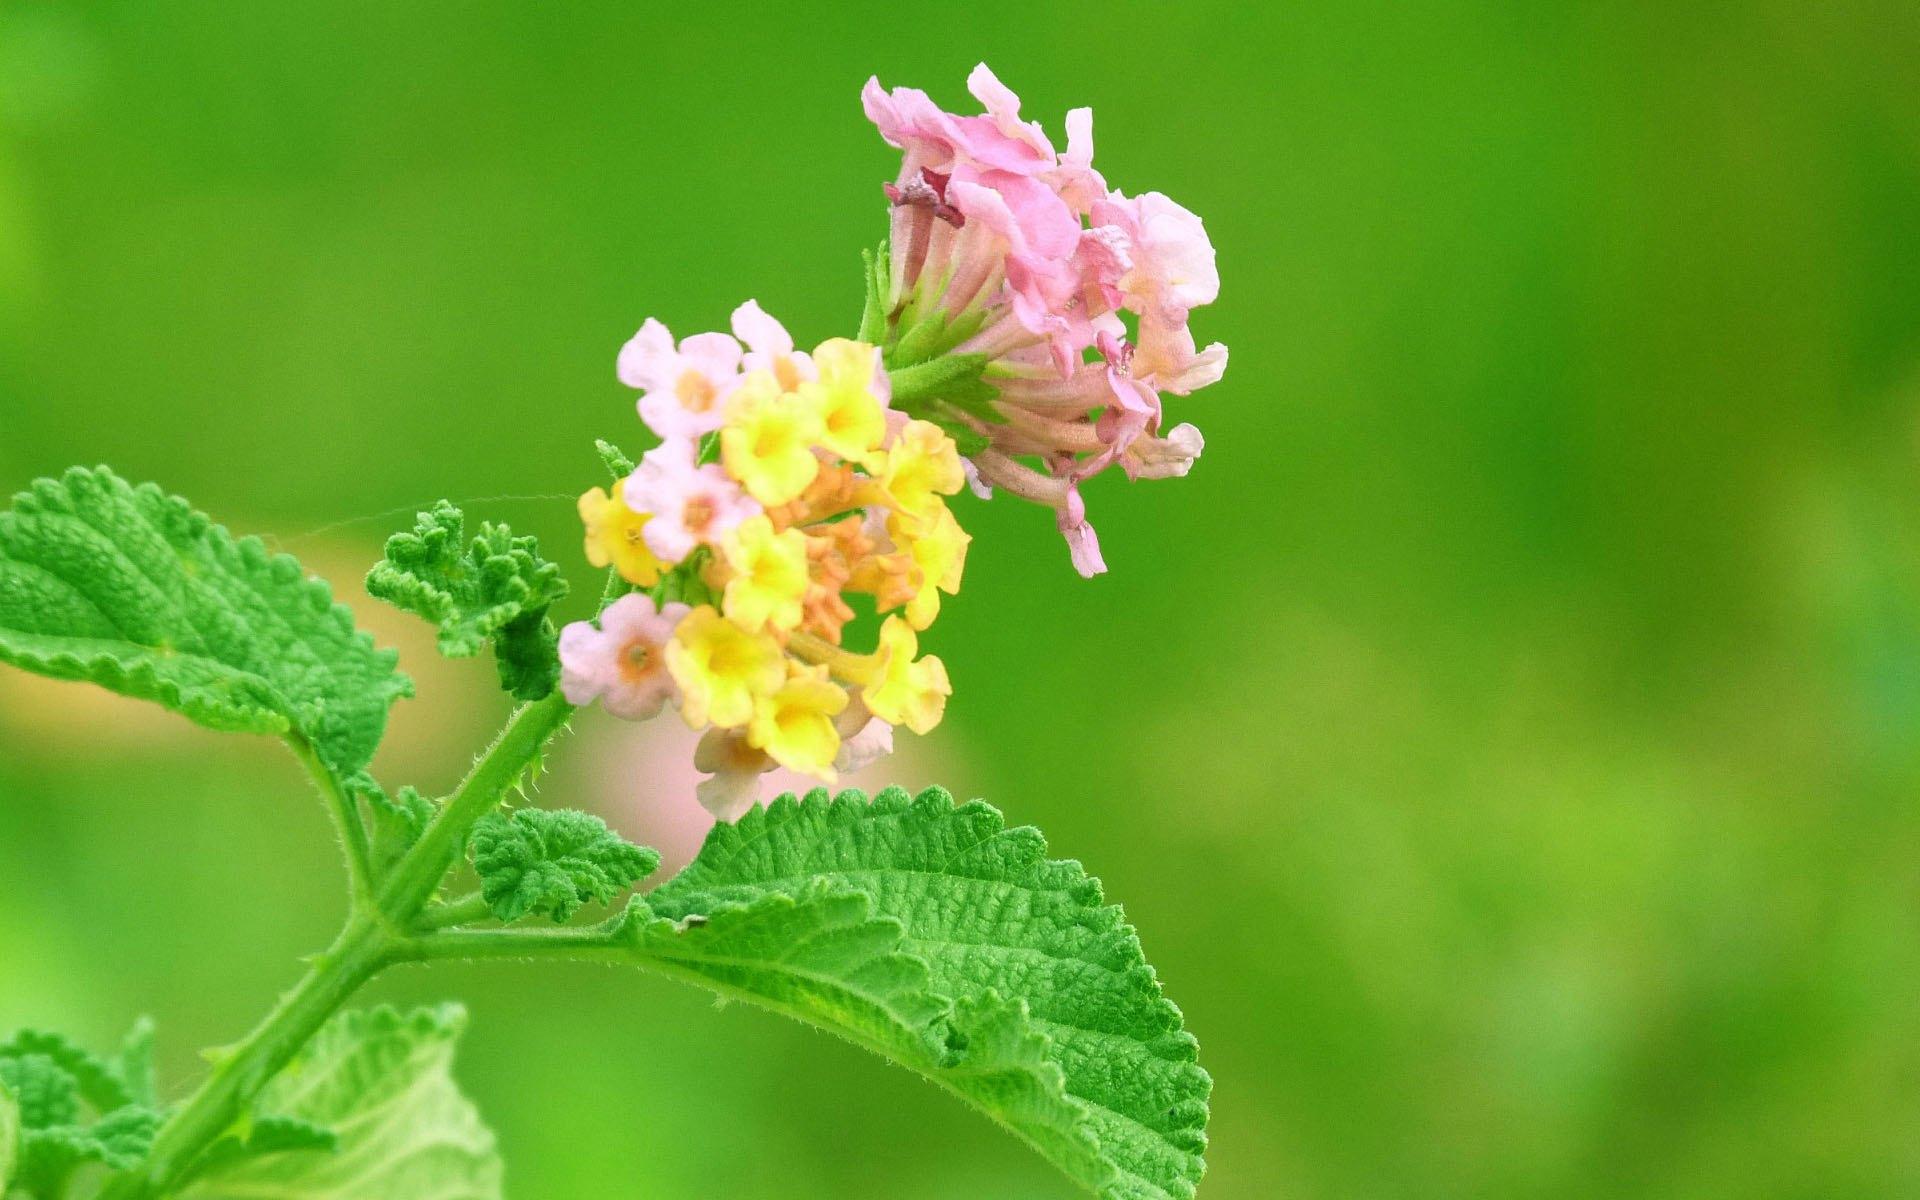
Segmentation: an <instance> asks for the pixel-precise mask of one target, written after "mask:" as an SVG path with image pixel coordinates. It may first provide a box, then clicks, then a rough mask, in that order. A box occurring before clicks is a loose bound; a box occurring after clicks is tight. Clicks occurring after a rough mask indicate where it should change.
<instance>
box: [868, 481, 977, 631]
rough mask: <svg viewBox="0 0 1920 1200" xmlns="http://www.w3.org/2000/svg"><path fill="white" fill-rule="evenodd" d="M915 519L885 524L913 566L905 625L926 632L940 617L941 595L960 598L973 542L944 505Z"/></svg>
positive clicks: (899, 517)
mask: <svg viewBox="0 0 1920 1200" xmlns="http://www.w3.org/2000/svg"><path fill="white" fill-rule="evenodd" d="M935 503H936V504H937V505H938V506H937V507H936V508H935V509H934V510H933V511H931V512H927V513H921V514H918V515H912V514H906V513H897V514H895V515H894V516H893V517H891V518H889V519H888V521H887V528H888V531H889V532H890V533H891V534H892V535H893V540H894V542H895V544H897V545H900V546H903V547H905V549H906V553H907V555H908V557H909V558H910V559H911V560H912V562H913V567H914V570H913V574H912V577H913V579H914V581H915V585H914V589H913V595H912V596H910V597H909V598H908V599H907V601H906V618H907V623H908V624H910V625H912V626H913V627H914V628H915V629H926V628H927V627H928V626H930V625H932V624H933V622H934V618H935V617H938V616H939V615H940V593H941V592H945V593H946V594H947V595H949V596H957V595H959V594H960V578H961V575H962V573H963V572H964V571H965V570H966V565H967V546H968V544H969V543H971V542H972V541H973V538H972V537H971V535H969V534H968V533H967V532H966V531H965V530H964V529H961V528H960V522H958V521H956V520H954V517H953V512H952V510H950V509H948V508H947V506H946V505H944V504H938V502H937V501H936V502H935Z"/></svg>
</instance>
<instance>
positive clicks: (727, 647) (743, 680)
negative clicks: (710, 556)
mask: <svg viewBox="0 0 1920 1200" xmlns="http://www.w3.org/2000/svg"><path fill="white" fill-rule="evenodd" d="M666 655H667V668H668V670H670V671H672V672H673V679H674V682H675V683H677V684H679V685H680V693H681V700H680V714H681V715H682V716H683V717H685V718H686V721H687V724H688V725H691V726H692V727H693V728H695V729H698V728H700V727H701V726H702V725H708V724H712V725H718V726H721V727H722V728H727V729H732V728H736V727H738V726H741V725H745V724H746V723H747V722H748V721H749V720H751V719H752V718H753V705H754V701H755V700H757V699H758V698H760V697H761V696H765V695H768V694H770V693H772V692H773V690H774V689H775V688H778V687H779V686H780V684H781V682H782V680H783V679H784V678H785V676H786V658H785V656H784V655H782V653H781V651H780V643H778V642H776V641H774V640H773V638H771V637H769V636H767V635H766V634H764V633H752V632H749V631H747V630H745V629H742V628H740V627H739V626H738V625H735V624H734V623H733V622H732V621H729V620H727V619H726V618H725V617H723V616H721V615H720V614H719V613H718V612H715V611H714V610H713V608H712V607H711V606H708V605H702V606H700V607H699V608H696V609H694V610H693V611H692V612H691V613H690V614H688V615H687V617H686V618H685V619H684V620H682V621H681V622H680V624H679V627H678V628H677V629H675V630H674V636H673V640H672V641H671V642H669V643H667V649H666Z"/></svg>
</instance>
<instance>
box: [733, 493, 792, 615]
mask: <svg viewBox="0 0 1920 1200" xmlns="http://www.w3.org/2000/svg"><path fill="white" fill-rule="evenodd" d="M720 554H721V558H722V560H723V561H724V562H725V564H726V569H727V574H728V579H727V582H726V591H725V599H724V601H723V603H722V606H721V607H722V611H724V612H725V613H726V616H727V619H728V620H730V621H732V622H734V623H735V624H737V625H739V626H740V627H741V628H742V629H754V630H757V629H760V628H761V627H763V626H767V625H771V626H773V627H774V628H775V629H779V630H787V629H792V628H793V627H794V626H796V625H798V624H800V616H801V601H802V600H804V599H805V598H806V595H807V587H808V584H809V578H808V570H807V538H806V535H805V534H803V533H801V532H800V531H799V530H797V529H783V530H780V531H779V532H778V533H776V532H774V528H773V522H771V521H769V520H768V519H767V518H766V517H765V516H757V517H749V518H747V519H746V520H745V521H742V522H741V523H740V524H739V525H738V526H737V527H735V528H734V530H733V531H732V532H730V533H729V534H727V536H726V537H725V538H724V539H723V540H722V541H721V543H720Z"/></svg>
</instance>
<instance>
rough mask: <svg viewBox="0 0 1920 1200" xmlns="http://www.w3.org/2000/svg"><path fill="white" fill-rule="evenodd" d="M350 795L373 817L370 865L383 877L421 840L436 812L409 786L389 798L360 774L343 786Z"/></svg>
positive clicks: (368, 777) (424, 798) (380, 788)
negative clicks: (361, 802)
mask: <svg viewBox="0 0 1920 1200" xmlns="http://www.w3.org/2000/svg"><path fill="white" fill-rule="evenodd" d="M345 788H346V792H347V794H348V795H349V796H353V797H355V798H356V799H359V800H364V801H365V802H366V805H367V812H368V813H369V815H371V816H372V818H373V866H374V871H375V873H376V874H377V875H380V876H384V875H385V874H386V872H387V871H388V870H389V869H390V868H391V867H392V866H393V864H395V863H397V862H399V861H400V859H401V857H402V856H403V855H405V854H406V852H407V851H409V850H411V849H413V844H414V843H415V842H417V841H419V840H420V835H421V834H422V833H424V832H425V831H426V828H427V825H428V824H429V823H430V822H431V821H432V820H433V816H434V813H435V812H437V811H438V809H437V808H436V807H435V806H434V803H433V801H431V800H429V799H427V798H426V797H425V796H422V795H421V794H420V793H419V791H418V790H417V789H415V788H413V787H411V786H408V787H403V788H401V789H400V793H399V795H397V796H393V797H389V796H388V795H387V793H386V789H385V788H382V787H381V786H380V784H379V782H378V781H376V780H375V779H374V778H373V776H372V775H369V774H367V773H366V772H365V771H362V772H360V773H359V774H357V775H355V776H354V777H353V778H351V779H348V780H347V781H346V783H345Z"/></svg>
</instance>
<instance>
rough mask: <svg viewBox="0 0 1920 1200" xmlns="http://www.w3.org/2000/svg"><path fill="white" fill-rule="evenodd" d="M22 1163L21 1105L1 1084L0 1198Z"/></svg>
mask: <svg viewBox="0 0 1920 1200" xmlns="http://www.w3.org/2000/svg"><path fill="white" fill-rule="evenodd" d="M19 1161H20V1105H19V1102H17V1101H16V1100H14V1098H13V1093H12V1092H11V1091H9V1090H7V1085H6V1084H4V1083H0V1196H4V1195H6V1194H7V1185H8V1184H9V1183H11V1182H13V1168H14V1164H16V1163H18V1162H19Z"/></svg>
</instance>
